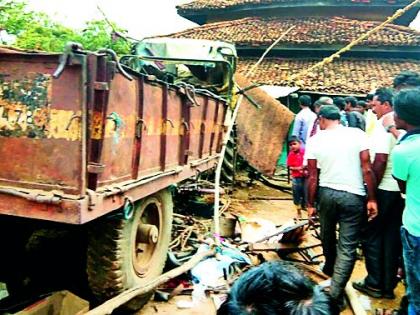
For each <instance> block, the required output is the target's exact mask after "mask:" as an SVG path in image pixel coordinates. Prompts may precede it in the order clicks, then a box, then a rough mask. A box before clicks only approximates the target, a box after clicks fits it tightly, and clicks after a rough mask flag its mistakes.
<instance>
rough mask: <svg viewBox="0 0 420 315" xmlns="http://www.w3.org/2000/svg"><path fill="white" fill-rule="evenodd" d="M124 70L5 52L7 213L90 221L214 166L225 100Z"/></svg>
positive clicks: (1, 111)
mask: <svg viewBox="0 0 420 315" xmlns="http://www.w3.org/2000/svg"><path fill="white" fill-rule="evenodd" d="M117 65H118V62H116V61H115V60H112V58H109V56H108V55H107V54H106V53H86V52H82V51H74V52H71V53H70V54H66V55H60V54H45V53H28V52H21V51H15V50H10V49H2V50H0V156H1V159H0V214H1V215H9V216H17V217H25V218H32V219H43V220H49V221H56V222H63V223H72V224H83V223H86V222H88V221H91V220H93V219H96V218H98V217H101V216H103V215H105V214H107V213H110V212H112V211H114V210H117V209H121V208H123V207H124V206H127V207H128V208H129V205H130V204H131V203H133V202H135V201H136V200H139V199H141V198H143V197H145V196H148V195H150V194H153V193H155V192H157V191H159V190H161V189H163V188H165V187H168V186H170V185H172V184H175V183H177V182H180V181H182V180H184V179H186V178H189V177H192V176H195V175H197V174H198V173H200V172H203V171H205V170H207V169H209V168H211V167H213V166H214V165H215V163H216V162H217V159H218V152H220V149H221V142H222V141H221V140H222V136H223V131H224V127H223V124H224V119H225V115H226V112H227V109H228V106H227V104H226V101H225V100H224V99H223V98H220V97H217V96H215V95H213V94H212V93H205V92H203V93H196V94H195V103H196V104H193V103H191V101H190V98H189V97H187V96H188V94H189V91H188V87H187V86H177V85H173V84H169V83H166V82H163V81H159V80H158V79H156V78H155V77H154V76H148V75H144V74H140V73H138V72H136V71H132V70H130V69H129V68H125V72H121V71H118V68H119V67H118V66H117ZM60 67H61V69H60V71H61V72H62V73H61V74H60V76H59V77H58V78H55V77H54V72H55V71H56V70H57V68H60ZM127 73H128V75H127ZM130 77H131V78H130Z"/></svg>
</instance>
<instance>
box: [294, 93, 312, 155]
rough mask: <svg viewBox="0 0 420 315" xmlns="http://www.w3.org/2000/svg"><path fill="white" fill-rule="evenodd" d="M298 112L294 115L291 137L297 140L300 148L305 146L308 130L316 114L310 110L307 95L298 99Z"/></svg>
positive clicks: (309, 98) (309, 100)
mask: <svg viewBox="0 0 420 315" xmlns="http://www.w3.org/2000/svg"><path fill="white" fill-rule="evenodd" d="M298 103H299V106H300V108H301V110H300V112H299V113H298V114H297V115H296V117H295V121H294V125H293V132H292V135H293V136H296V137H298V138H299V140H300V142H301V144H302V147H303V148H304V147H305V145H306V138H307V136H308V132H309V128H310V126H312V125H313V123H314V121H315V119H316V114H315V113H314V112H313V111H312V110H311V109H310V106H311V97H310V96H309V95H301V96H300V97H299V99H298Z"/></svg>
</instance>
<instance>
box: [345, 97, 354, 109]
mask: <svg viewBox="0 0 420 315" xmlns="http://www.w3.org/2000/svg"><path fill="white" fill-rule="evenodd" d="M344 100H345V101H346V103H350V106H351V107H356V105H357V98H355V97H354V96H347V97H346V98H345V99H344Z"/></svg>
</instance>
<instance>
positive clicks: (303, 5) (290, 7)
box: [177, 0, 418, 25]
mask: <svg viewBox="0 0 420 315" xmlns="http://www.w3.org/2000/svg"><path fill="white" fill-rule="evenodd" d="M411 2H412V1H410V0H196V1H192V2H190V3H186V4H183V5H179V6H178V7H177V9H178V14H179V15H181V16H183V17H185V18H187V19H189V20H191V21H193V22H196V23H198V24H205V23H211V22H216V21H224V20H228V19H238V18H243V17H247V16H250V15H255V14H256V11H258V12H257V14H261V15H267V14H269V15H275V16H298V15H301V16H302V15H305V16H306V15H308V14H309V15H312V16H325V15H330V16H331V15H346V16H347V17H350V18H359V19H367V20H379V21H381V20H383V19H384V17H387V16H389V15H391V14H392V13H393V12H395V10H397V9H399V8H402V7H404V6H405V5H407V4H409V3H411ZM417 12H418V7H417V8H414V9H412V10H410V11H409V12H407V13H406V14H405V15H404V16H403V17H401V18H399V19H397V20H396V21H395V24H401V25H408V23H409V22H410V21H412V20H413V19H414V18H415V16H416V14H417Z"/></svg>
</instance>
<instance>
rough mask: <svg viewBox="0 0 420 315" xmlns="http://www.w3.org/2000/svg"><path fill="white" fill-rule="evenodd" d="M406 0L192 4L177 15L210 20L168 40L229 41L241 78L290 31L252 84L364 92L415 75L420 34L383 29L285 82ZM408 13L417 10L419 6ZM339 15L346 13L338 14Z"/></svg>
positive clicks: (200, 0) (207, 0) (210, 0)
mask: <svg viewBox="0 0 420 315" xmlns="http://www.w3.org/2000/svg"><path fill="white" fill-rule="evenodd" d="M410 2H411V1H405V0H399V1H394V0H389V1H388V0H353V1H350V0H321V1H311V0H197V1H194V2H191V3H189V4H185V5H182V6H179V7H178V13H179V14H180V15H182V16H184V17H187V18H189V19H191V20H193V21H198V20H197V19H201V18H202V17H203V16H205V18H204V19H203V20H202V21H205V22H208V21H213V22H211V23H206V24H204V25H201V26H198V27H196V28H193V29H189V30H186V31H183V32H179V33H175V34H170V35H169V36H171V37H178V38H197V39H211V40H222V41H227V42H231V43H234V44H235V45H236V48H237V50H238V56H239V62H238V71H239V72H240V73H246V72H247V70H248V69H249V68H250V67H251V65H252V64H254V63H255V62H256V61H257V59H258V57H259V56H260V55H261V54H262V53H263V52H264V51H265V50H266V48H267V47H268V46H270V45H271V44H272V43H273V42H274V41H275V40H277V39H278V38H279V37H280V36H281V34H283V33H284V32H285V31H286V30H288V29H289V28H290V27H292V30H291V31H290V32H289V33H288V34H287V35H286V36H284V38H282V40H281V41H280V42H279V43H278V44H277V46H276V47H274V48H273V49H272V50H271V51H270V53H269V55H268V57H267V58H266V59H265V60H264V62H263V63H262V64H261V65H259V67H258V68H257V70H256V72H255V73H254V75H253V76H252V77H251V78H250V79H251V80H252V81H253V82H255V83H261V84H265V85H275V86H291V85H293V86H297V87H299V88H300V91H304V92H310V93H314V94H329V95H350V94H351V95H364V94H366V93H368V92H370V91H372V90H373V89H374V88H377V87H379V86H384V85H389V84H391V82H392V78H393V77H394V76H395V75H396V74H398V73H399V72H401V71H403V70H414V71H420V32H418V31H416V30H413V29H410V28H408V27H406V26H403V25H402V24H405V25H408V23H400V25H398V24H389V25H387V26H386V27H384V28H383V29H381V30H380V31H379V32H377V33H375V34H373V35H372V36H370V37H369V38H367V39H366V40H364V41H363V42H362V43H361V44H359V45H358V46H355V47H353V48H352V50H350V51H349V52H347V53H345V54H344V55H343V56H341V57H340V58H339V59H337V60H335V61H334V62H333V63H330V64H327V65H324V66H323V67H321V68H318V69H315V70H314V71H312V72H311V73H309V74H308V75H306V76H305V77H303V78H300V79H299V81H296V82H290V77H291V76H292V75H295V74H297V73H299V72H300V71H302V70H305V69H307V68H309V67H310V66H311V65H313V64H315V63H316V62H317V61H320V60H322V58H324V57H327V56H330V55H331V54H332V53H334V52H336V51H337V50H339V49H340V48H341V47H344V46H345V45H347V44H349V43H350V42H352V41H353V40H355V39H356V38H358V37H360V36H361V35H362V34H365V33H366V32H367V31H369V30H371V29H372V28H374V27H376V26H377V25H379V24H380V21H383V20H385V18H386V16H387V15H390V14H392V13H393V12H394V11H395V10H396V9H398V8H401V7H404V6H405V5H407V4H408V3H410ZM314 7H316V9H315V10H314ZM350 7H351V8H352V10H349V8H350ZM358 8H359V9H360V8H363V10H361V11H363V14H359V13H360V12H359V13H358V10H359V9H358ZM387 10H388V11H387ZM412 11H413V12H414V13H416V12H417V11H418V8H414V10H412ZM340 12H341V13H343V14H340V15H341V16H338V14H339V13H340ZM387 12H388V13H389V14H388V13H387ZM411 13H412V12H411ZM406 14H407V13H406ZM404 16H405V17H406V15H404ZM401 21H402V20H400V21H399V22H401Z"/></svg>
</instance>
